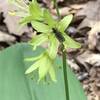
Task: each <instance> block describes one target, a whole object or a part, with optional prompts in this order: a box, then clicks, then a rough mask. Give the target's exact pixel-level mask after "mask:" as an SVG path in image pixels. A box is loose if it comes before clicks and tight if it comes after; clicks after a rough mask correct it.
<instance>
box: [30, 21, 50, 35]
mask: <svg viewBox="0 0 100 100" xmlns="http://www.w3.org/2000/svg"><path fill="white" fill-rule="evenodd" d="M31 23H32V26H33V28H34V29H36V30H37V31H38V32H43V33H48V32H51V29H50V28H49V26H48V25H46V24H43V23H41V22H38V21H32V22H31Z"/></svg>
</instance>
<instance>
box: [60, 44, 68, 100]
mask: <svg viewBox="0 0 100 100" xmlns="http://www.w3.org/2000/svg"><path fill="white" fill-rule="evenodd" d="M62 45H63V44H62ZM62 61H63V75H64V84H65V95H66V100H70V98H69V88H68V77H67V67H68V66H67V62H66V51H65V50H64V46H63V47H62Z"/></svg>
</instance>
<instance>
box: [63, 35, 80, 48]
mask: <svg viewBox="0 0 100 100" xmlns="http://www.w3.org/2000/svg"><path fill="white" fill-rule="evenodd" d="M63 36H64V37H65V41H64V42H63V44H64V46H65V49H68V48H80V47H81V45H80V43H78V42H76V41H74V40H73V39H72V38H71V37H69V36H68V35H66V34H65V35H63Z"/></svg>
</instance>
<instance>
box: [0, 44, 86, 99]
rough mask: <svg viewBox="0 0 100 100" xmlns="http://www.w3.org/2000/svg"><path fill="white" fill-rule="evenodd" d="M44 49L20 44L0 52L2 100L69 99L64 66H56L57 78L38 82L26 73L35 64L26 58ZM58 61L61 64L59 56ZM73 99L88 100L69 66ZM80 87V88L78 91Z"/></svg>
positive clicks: (0, 97) (0, 94) (71, 97)
mask: <svg viewBox="0 0 100 100" xmlns="http://www.w3.org/2000/svg"><path fill="white" fill-rule="evenodd" d="M41 52H43V48H37V50H36V51H34V52H33V51H32V48H31V47H30V46H28V45H27V44H17V45H15V46H12V47H10V48H8V49H6V50H4V51H2V52H0V99H1V100H66V99H65V89H64V80H63V73H62V68H61V69H58V70H57V82H56V83H50V84H45V85H43V84H41V83H40V84H37V82H34V81H32V80H30V78H29V77H26V75H25V74H24V73H25V70H26V69H27V68H28V67H29V66H30V65H31V64H32V63H31V62H26V61H24V58H26V57H30V56H31V57H34V56H37V55H39V54H41ZM55 63H56V65H57V66H62V62H61V59H60V58H56V62H55ZM67 68H68V69H67V71H68V72H67V73H68V83H69V94H70V100H87V99H86V97H85V95H84V93H83V90H82V88H81V87H80V84H79V82H78V81H77V79H76V77H75V76H74V75H73V73H72V71H71V70H70V68H69V67H67ZM76 91H77V92H76Z"/></svg>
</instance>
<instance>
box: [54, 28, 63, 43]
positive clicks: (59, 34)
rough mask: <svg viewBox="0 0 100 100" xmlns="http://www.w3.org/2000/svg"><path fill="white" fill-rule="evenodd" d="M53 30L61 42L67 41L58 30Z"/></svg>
mask: <svg viewBox="0 0 100 100" xmlns="http://www.w3.org/2000/svg"><path fill="white" fill-rule="evenodd" d="M52 30H53V33H54V34H55V36H56V38H57V39H58V40H59V42H64V41H65V38H64V37H63V36H62V34H61V32H59V31H58V30H57V29H56V28H52Z"/></svg>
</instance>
